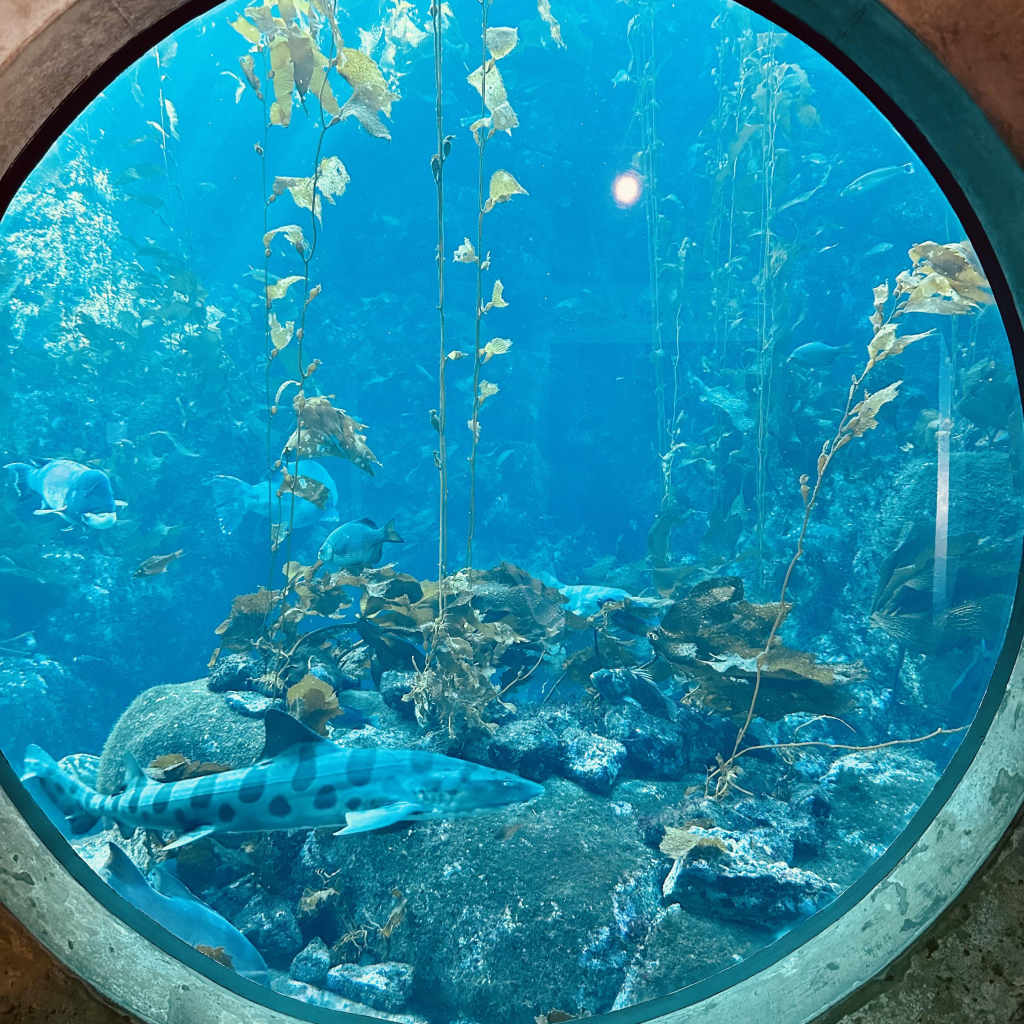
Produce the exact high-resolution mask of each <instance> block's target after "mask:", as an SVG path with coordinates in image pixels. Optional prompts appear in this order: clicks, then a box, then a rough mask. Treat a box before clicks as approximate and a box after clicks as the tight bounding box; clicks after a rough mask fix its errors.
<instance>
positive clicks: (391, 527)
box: [317, 519, 405, 569]
mask: <svg viewBox="0 0 1024 1024" xmlns="http://www.w3.org/2000/svg"><path fill="white" fill-rule="evenodd" d="M385 541H386V542H387V543H389V544H404V543H405V541H403V540H402V538H401V537H399V536H398V531H397V530H396V529H395V521H394V519H390V520H388V522H387V523H385V525H384V526H382V527H378V526H377V524H376V523H375V522H374V521H373V520H372V519H356V520H353V521H352V522H351V523H345V525H344V526H339V527H338V528H337V529H336V530H335V531H334V532H333V533H332V534H331V535H330V536H329V537H328V538H327V540H325V541H324V543H323V546H322V547H321V548H320V554H319V555H317V558H319V559H320V561H321V562H323V563H324V565H329V566H331V567H332V568H335V569H347V568H349V567H356V566H364V565H376V564H377V563H378V562H379V561H380V560H381V558H382V557H383V556H384V543H385Z"/></svg>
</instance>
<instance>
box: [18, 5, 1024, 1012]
mask: <svg viewBox="0 0 1024 1024" xmlns="http://www.w3.org/2000/svg"><path fill="white" fill-rule="evenodd" d="M439 29H440V38H441V51H442V53H443V60H442V61H441V65H442V68H441V69H442V71H443V83H439V82H438V80H437V66H436V64H435V42H436V39H437V34H438V30H439ZM442 85H443V88H442ZM439 116H440V117H442V118H443V123H441V122H439V120H438V117H439ZM439 198H441V199H443V210H442V214H443V216H442V217H441V221H440V223H441V224H442V225H443V229H444V238H443V240H442V239H440V238H439V216H438V214H439V206H438V202H439ZM439 247H440V252H441V255H442V256H443V260H442V261H441V264H440V270H441V271H442V273H443V292H442V293H439V279H438V271H439V264H438V262H437V259H436V256H437V253H438V251H439ZM0 290H2V294H3V305H2V313H0V316H2V318H3V319H2V322H0V342H2V349H0V351H2V358H0V411H2V416H3V422H4V425H5V430H4V439H3V448H4V456H5V457H4V460H3V462H4V463H5V464H8V465H7V469H8V473H7V474H6V476H7V477H9V481H8V482H6V483H5V486H4V491H3V498H2V513H0V514H2V517H3V523H4V526H3V542H2V554H0V592H2V595H3V600H2V603H0V747H2V749H3V752H4V754H5V756H6V757H7V758H8V760H10V761H11V762H12V763H13V764H15V765H19V766H21V765H23V771H24V774H25V778H26V780H27V782H28V784H29V786H30V787H31V790H32V792H33V794H35V795H36V796H37V798H38V800H39V801H40V803H41V804H42V805H43V807H44V809H45V810H46V811H47V813H48V814H50V816H51V817H52V818H53V820H54V821H56V822H57V823H58V824H59V825H60V827H61V829H62V830H63V832H64V833H65V835H66V836H67V837H68V840H69V842H70V843H71V845H72V846H73V848H74V849H75V850H76V851H77V852H78V853H79V854H80V855H81V856H82V857H83V858H84V859H85V860H86V861H87V862H88V863H89V864H90V865H91V866H92V867H93V868H94V869H95V870H96V871H97V872H98V873H99V875H100V876H101V877H102V878H103V879H104V880H105V881H106V882H107V883H108V884H109V885H110V886H111V887H112V888H113V889H114V890H116V891H117V892H119V893H120V894H121V895H122V896H125V897H126V898H127V899H129V900H130V901H132V902H134V903H135V904H136V905H137V906H138V907H139V908H140V909H141V910H142V911H143V912H145V913H146V914H148V915H149V916H151V917H152V918H153V919H155V920H156V921H158V922H159V923H160V924H162V925H164V926H165V927H166V928H168V929H169V930H170V931H172V932H174V933H175V934H177V935H179V936H180V937H181V938H183V939H184V940H185V941H186V942H188V943H191V944H192V945H193V946H195V947H197V948H198V949H200V950H202V951H203V952H204V953H206V954H208V955H209V956H210V957H211V958H213V959H214V960H217V961H219V962H220V963H222V964H225V965H227V966H228V967H230V968H232V969H233V970H235V971H237V972H238V973H239V974H241V975H244V976H246V977H249V978H252V979H254V980H256V981H258V982H259V983H260V984H262V985H264V986H267V987H269V988H272V989H274V990H275V991H277V992H279V993H284V994H287V995H290V996H293V997H295V998H296V999H298V1000H303V1001H305V1002H307V1003H314V1004H317V1005H320V1006H326V1007H335V1008H339V1009H348V1010H353V1011H355V1012H360V1013H365V1014H371V1015H373V1014H376V1015H381V1014H392V1015H395V1014H397V1015H399V1019H401V1020H408V1021H428V1022H430V1024H446V1022H449V1021H456V1020H458V1021H488V1022H496V1024H506V1022H507V1024H513V1022H529V1021H530V1019H531V1018H533V1019H535V1020H536V1021H538V1022H539V1024H557V1022H560V1021H565V1020H567V1019H570V1018H574V1017H581V1016H586V1015H592V1014H597V1013H601V1012H603V1011H607V1010H610V1009H613V1008H618V1007H624V1006H630V1005H633V1004H636V1003H640V1002H643V1001H644V1000H648V999H652V998H655V997H660V996H665V995H667V994H669V993H671V992H674V991H676V990H678V989H680V988H683V987H685V986H687V985H690V984H692V983H694V982H696V981H699V980H702V979H705V978H707V977H709V976H711V975H713V974H715V973H716V972H718V971H720V970H722V969H723V968H725V967H728V966H730V965H732V964H734V963H736V962H738V961H741V960H743V959H744V958H746V957H748V956H749V955H750V954H752V953H753V952H755V951H757V950H759V949H762V948H763V947H765V946H766V945H768V944H769V943H771V942H772V941H773V940H774V939H775V938H777V937H778V936H780V935H782V934H784V933H785V932H787V931H788V930H789V929H791V928H793V927H794V926H795V925H796V924H798V923H799V922H801V921H804V920H806V919H807V918H808V917H811V916H812V915H814V914H815V913H816V912H817V911H819V910H821V909H822V908H823V907H826V906H827V905H828V904H830V903H831V902H832V901H833V900H834V899H835V898H836V896H837V895H838V894H839V893H841V892H842V891H843V890H844V889H845V888H846V887H847V886H849V885H850V884H851V883H852V882H854V881H855V880H856V879H857V878H858V877H860V876H861V875H862V874H863V872H864V871H865V869H867V868H868V867H869V866H870V865H871V864H872V863H874V862H875V861H876V860H877V859H878V857H879V856H880V855H881V854H882V853H883V852H884V851H885V850H886V848H887V847H888V846H889V845H890V844H891V843H892V842H893V840H894V839H895V838H896V836H897V835H898V834H899V832H900V831H901V829H903V827H904V826H905V825H906V824H907V822H908V821H909V820H910V818H911V817H912V816H913V814H914V813H915V811H916V810H917V809H918V808H919V807H920V806H921V804H922V802H923V801H924V799H925V798H926V797H927V795H928V794H929V792H930V791H931V790H932V787H933V786H934V784H935V782H936V780H937V779H938V777H939V775H940V774H941V772H942V771H943V769H944V767H945V766H946V764H947V763H948V761H949V759H950V757H951V756H952V754H953V753H954V751H955V750H956V749H957V746H958V744H959V743H960V742H961V740H962V738H963V735H964V730H965V729H966V727H967V726H968V725H969V723H970V722H971V721H972V718H973V716H974V713H975V711H976V709H977V707H978V704H979V702H980V700H981V697H982V695H983V693H984V691H985V688H986V686H987V683H988V679H989V675H990V673H991V670H992V667H993V664H994V661H995V658H996V655H997V653H998V651H999V649H1000V645H1001V644H1002V641H1003V636H1004V632H1005V629H1006V626H1007V621H1008V615H1009V609H1010V604H1011V601H1012V598H1013V594H1014V588H1015V582H1016V579H1017V574H1018V571H1019V567H1020V548H1021V533H1022V530H1024V523H1022V518H1024V512H1022V502H1021V496H1022V444H1024V434H1022V428H1024V420H1022V416H1021V408H1020V401H1019V397H1018V385H1017V381H1016V378H1015V376H1014V371H1013V365H1012V360H1011V356H1010V350H1009V345H1008V342H1007V338H1006V334H1005V331H1004V329H1003V326H1002V323H1001V320H1000V317H999V313H998V311H997V309H996V307H995V305H994V301H993V297H992V293H991V290H990V289H989V287H988V283H987V281H986V279H985V274H984V271H983V269H982V268H981V266H980V264H979V262H978V260H977V257H976V256H975V254H974V251H973V249H972V247H971V245H970V243H969V242H968V241H966V240H965V236H964V232H963V230H962V228H961V226H960V224H959V222H958V220H957V217H956V215H955V214H954V212H953V210H952V209H951V207H950V205H949V203H948V202H947V201H946V199H945V198H944V196H943V194H942V193H941V191H940V190H939V188H938V186H937V185H936V184H935V182H934V181H933V179H932V178H931V177H930V176H929V174H928V172H927V171H926V169H925V168H924V166H923V165H922V164H921V163H920V162H919V161H918V159H917V158H916V157H915V156H914V154H913V153H912V152H911V151H910V149H909V148H908V147H907V145H906V144H905V143H904V142H903V141H902V139H901V138H900V137H899V136H898V135H897V134H896V133H895V132H894V131H893V129H892V128H891V126H890V125H889V124H888V123H887V122H886V121H885V120H884V119H883V118H882V117H881V116H880V115H879V113H878V112H877V111H876V110H875V109H874V108H873V107H872V106H871V105H870V104H869V103H868V102H867V101H866V100H865V99H864V98H863V97H862V96H861V95H860V94H859V93H858V92H857V91H856V90H855V89H854V87H853V86H852V85H851V84H850V83H849V82H848V81H846V80H845V79H844V78H843V77H842V76H841V75H840V74H839V73H838V72H837V71H836V70H835V69H834V68H833V67H831V66H830V65H829V64H828V63H827V62H826V61H825V60H823V59H822V58H821V57H820V56H819V55H817V54H816V53H815V52H813V51H812V50H810V49H809V48H808V47H807V46H805V45H804V44H802V43H800V42H799V41H798V40H795V39H793V38H791V37H789V36H787V35H786V34H785V33H783V32H781V31H780V30H779V29H778V28H776V27H773V26H772V25H771V24H770V23H769V22H767V21H765V20H764V19H763V18H760V17H758V16H755V15H753V14H751V13H750V12H748V11H747V10H746V9H744V8H742V7H739V6H736V5H733V4H730V3H726V2H722V0H691V2H688V3H686V4H681V5H660V4H658V5H656V4H653V3H651V2H648V0H634V2H632V3H622V4H610V3H599V2H596V0H593V2H592V0H554V2H553V4H551V5H549V4H548V2H547V0H540V2H539V3H534V2H533V0H493V2H490V3H489V4H487V5H486V6H481V5H480V4H478V3H469V2H468V0H458V2H454V3H452V4H450V5H449V4H447V3H446V4H444V5H442V7H441V8H440V9H439V10H438V11H436V12H432V11H431V10H429V9H428V8H427V7H426V6H425V5H424V4H423V3H422V2H417V3H409V2H406V0H400V2H397V3H395V2H390V3H383V4H381V5H379V6H378V5H377V4H371V3H367V2H364V0H355V2H354V3H352V4H350V5H348V6H347V7H346V8H341V7H340V6H338V7H336V6H335V5H334V4H333V2H332V0H312V2H307V0H278V2H277V3H276V4H271V5H268V6H262V7H250V8H245V7H244V5H242V4H235V3H230V4H225V5H223V6H221V7H219V8H217V9H216V10H214V11H212V12H211V13H210V14H208V15H206V16H204V17H202V18H200V19H199V20H197V21H196V22H194V23H192V24H190V25H189V26H187V27H186V28H184V29H182V30H181V31H180V32H178V33H176V34H175V35H174V36H173V37H172V38H170V39H168V40H166V41H165V42H164V43H162V44H160V46H158V47H157V48H156V49H155V50H153V51H151V52H150V53H148V54H147V55H146V56H145V57H143V58H142V59H141V60H140V61H139V62H138V63H137V64H136V65H135V66H133V67H132V68H131V69H130V70H129V71H127V72H126V73H125V74H123V75H122V76H121V77H120V78H118V79H117V80H116V81H115V82H114V83H113V84H112V85H111V86H110V88H109V89H107V90H106V91H105V92H104V93H103V94H102V95H101V96H100V97H99V98H97V99H96V100H95V102H94V103H92V104H91V105H90V107H89V108H88V109H87V110H86V111H85V112H84V113H83V114H82V115H81V116H80V117H79V118H78V120H77V121H76V122H75V123H74V125H73V126H72V127H71V128H70V129H69V130H68V131H67V132H66V133H65V134H64V135H63V136H62V137H61V139H60V140H59V141H58V142H57V144H56V145H55V146H54V147H53V148H52V150H51V151H50V152H49V154H48V155H47V156H46V158H45V159H44V160H43V161H42V163H41V164H40V165H39V167H38V168H37V169H36V171H35V172H34V173H33V174H32V175H31V177H30V178H29V180H28V181H27V182H26V183H25V185H24V187H23V188H22V190H21V191H20V192H19V194H18V196H17V198H16V200H15V202H14V204H13V205H12V206H11V208H10V209H9V210H8V211H7V213H6V215H5V216H4V218H3V221H2V224H0ZM439 307H440V312H439ZM55 759H59V760H55Z"/></svg>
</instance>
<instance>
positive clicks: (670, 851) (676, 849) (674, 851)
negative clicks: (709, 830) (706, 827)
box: [658, 825, 729, 860]
mask: <svg viewBox="0 0 1024 1024" xmlns="http://www.w3.org/2000/svg"><path fill="white" fill-rule="evenodd" d="M700 846H703V847H706V848H709V849H716V850H719V851H722V852H723V853H728V852H729V847H728V846H726V845H725V843H724V842H723V841H722V840H721V839H719V838H718V837H717V836H709V835H704V834H702V832H701V831H698V830H697V829H694V828H693V826H692V825H691V826H687V827H686V828H676V827H674V826H672V825H669V826H668V827H667V828H666V829H665V836H664V838H663V839H662V840H661V844H660V845H659V846H658V849H659V850H661V852H662V853H664V854H665V855H666V856H669V857H671V858H672V859H673V860H682V859H683V858H684V857H686V856H687V855H688V854H689V853H690V852H691V851H692V850H694V849H696V848H697V847H700Z"/></svg>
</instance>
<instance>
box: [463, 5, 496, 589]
mask: <svg viewBox="0 0 1024 1024" xmlns="http://www.w3.org/2000/svg"><path fill="white" fill-rule="evenodd" d="M479 3H480V48H481V55H480V68H481V75H482V78H481V82H480V120H481V121H484V120H486V118H487V63H488V61H487V16H488V14H489V12H490V6H491V0H479ZM473 134H474V137H475V138H476V145H477V154H478V167H477V215H476V317H475V319H474V325H473V413H472V417H471V419H470V421H469V429H470V431H471V433H472V438H471V441H470V444H471V448H470V453H469V525H468V526H467V527H466V569H467V570H468V571H469V572H470V575H471V576H472V570H473V535H474V533H475V532H476V455H477V448H478V447H479V442H480V368H481V366H482V365H483V363H482V360H481V353H482V351H483V349H482V346H481V344H480V329H481V327H482V324H483V318H484V301H483V294H484V293H483V289H484V270H486V269H487V267H486V266H485V264H486V263H487V262H488V261H487V260H486V259H485V258H484V248H483V246H484V213H485V212H486V211H485V210H484V147H485V146H486V143H487V136H486V135H485V133H484V130H483V128H481V129H480V130H479V131H476V132H474V133H473Z"/></svg>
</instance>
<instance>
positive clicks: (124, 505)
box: [114, 498, 128, 508]
mask: <svg viewBox="0 0 1024 1024" xmlns="http://www.w3.org/2000/svg"><path fill="white" fill-rule="evenodd" d="M114 504H115V505H116V506H117V508H127V507H128V502H127V501H122V500H121V499H120V498H115V499H114Z"/></svg>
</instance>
